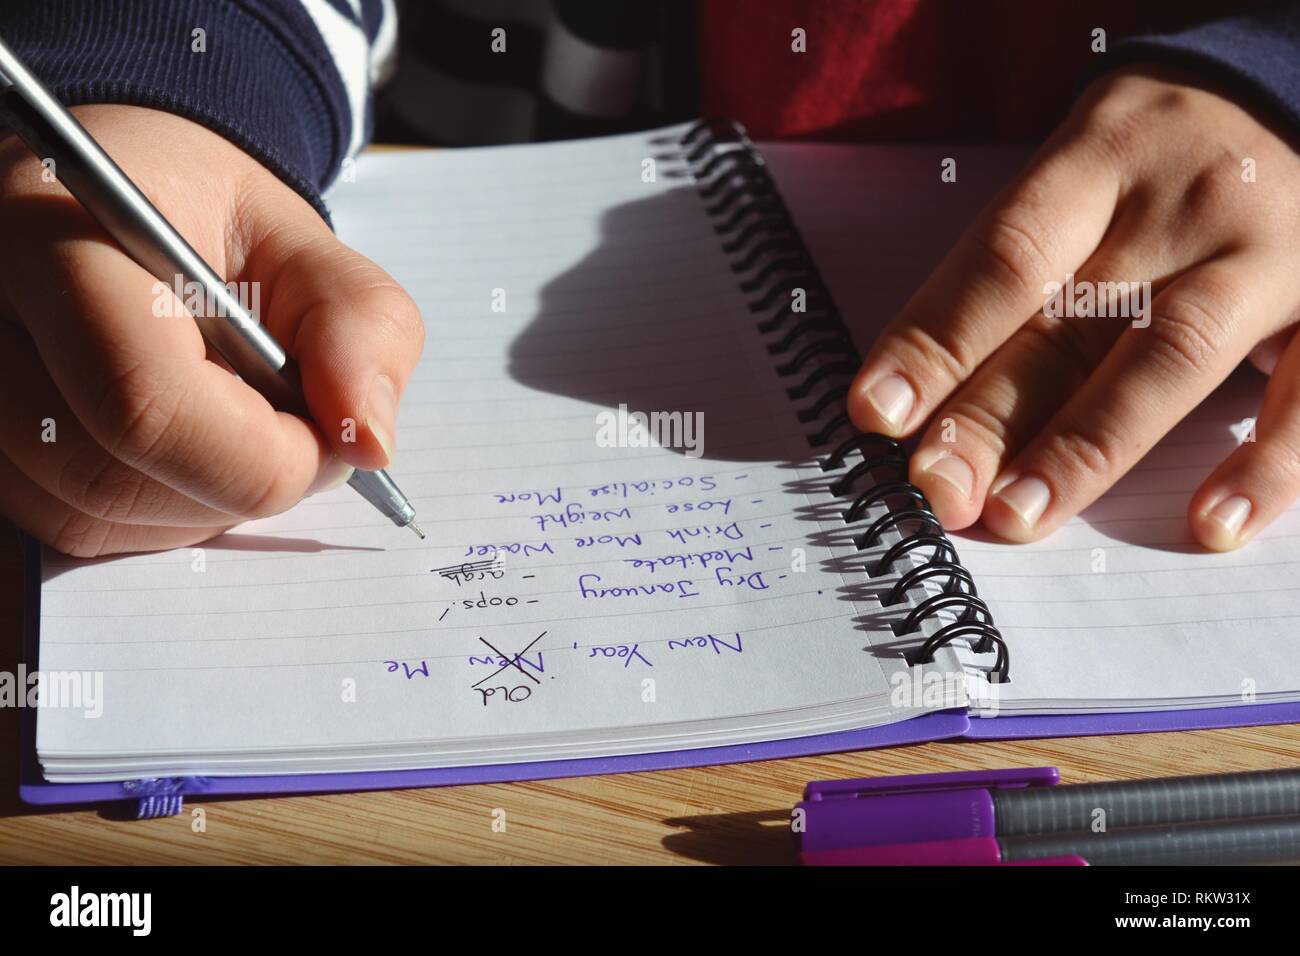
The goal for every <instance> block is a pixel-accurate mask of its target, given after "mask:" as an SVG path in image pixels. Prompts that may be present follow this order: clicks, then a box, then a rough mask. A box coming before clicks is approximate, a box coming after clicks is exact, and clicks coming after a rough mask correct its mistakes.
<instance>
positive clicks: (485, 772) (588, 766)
mask: <svg viewBox="0 0 1300 956" xmlns="http://www.w3.org/2000/svg"><path fill="white" fill-rule="evenodd" d="M24 549H25V561H24V568H25V573H24V576H23V582H24V600H23V608H24V610H23V644H24V652H25V657H26V659H27V660H28V661H29V662H35V661H36V654H37V648H38V637H39V627H40V600H41V583H40V582H41V576H40V546H39V544H38V543H37V542H35V541H34V540H32V539H30V538H26V537H24ZM1293 722H1300V703H1290V704H1253V705H1249V706H1237V707H1217V708H1204V709H1197V710H1175V711H1150V712H1145V713H1130V714H1065V715H1060V716H1050V717H1048V716H1037V717H1033V716H1031V717H997V718H980V717H975V718H969V717H967V715H966V713H965V712H964V711H953V710H949V711H942V712H940V713H935V714H928V715H926V716H924V717H917V718H914V719H912V720H907V721H902V722H900V723H897V724H890V725H887V726H884V727H874V728H869V729H866V730H852V731H842V732H840V733H833V734H819V735H816V736H811V737H795V738H791V739H787V740H772V741H765V742H762V743H754V744H733V745H730V746H725V747H703V748H697V749H693V750H677V751H667V752H663V753H649V754H630V755H625V756H617V757H586V758H582V759H576V760H550V761H539V762H535V763H520V764H493V765H486V766H474V767H447V768H440V769H431V770H392V771H377V772H367V773H325V774H292V775H285V776H262V777H204V778H197V777H186V778H183V779H182V780H180V781H177V786H176V787H175V789H174V790H173V791H172V792H177V793H184V794H186V795H189V796H204V795H207V796H223V795H229V796H236V795H243V796H247V795H254V794H276V793H331V792H342V791H353V790H402V789H409V788H415V787H448V786H456V785H460V784H469V783H502V782H506V781H512V780H544V779H547V778H551V777H580V776H588V775H592V774H603V773H628V772H632V771H638V770H671V769H676V768H679V767H701V766H706V765H709V764H723V763H741V762H745V761H753V760H775V759H778V758H782V757H806V756H810V755H813V754H823V753H839V752H843V751H849V750H868V749H873V748H877V747H893V746H898V745H901V744H911V743H921V742H924V741H928V740H946V739H953V738H960V739H965V740H1008V739H1015V738H1025V737H1079V736H1087V735H1091V734H1132V733H1147V732H1154V731H1162V730H1203V729H1207V728H1212V727H1249V726H1255V725H1259V724H1285V723H1293ZM22 738H23V740H22V754H21V768H20V782H19V788H18V790H19V795H20V796H21V798H22V799H23V800H24V801H25V802H27V803H32V804H77V803H81V804H85V803H98V802H101V801H109V800H131V799H138V798H139V797H140V791H139V790H138V789H137V788H136V787H134V786H133V785H132V784H130V783H120V782H113V783H49V782H47V781H46V780H44V779H43V778H42V777H41V772H40V767H39V765H38V762H37V759H36V714H35V713H34V712H33V711H30V710H25V711H24V713H23V734H22Z"/></svg>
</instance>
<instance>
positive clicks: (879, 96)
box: [700, 0, 1263, 141]
mask: <svg viewBox="0 0 1300 956" xmlns="http://www.w3.org/2000/svg"><path fill="white" fill-rule="evenodd" d="M1261 5H1263V4H1262V3H1252V2H1241V0H1237V2H1235V3H1224V2H1216V0H1185V2H1181V3H1176V4H1174V3H1170V4H1149V3H1140V4H1139V3H1135V2H1133V0H1125V2H1116V0H1093V2H1091V3H1086V4H1085V3H1068V4H1067V3H1063V2H1053V0H978V2H976V0H817V2H811V3H810V2H808V0H705V2H704V3H703V4H702V6H701V22H700V70H701V73H700V93H701V107H702V112H703V113H704V115H706V116H732V117H735V118H736V119H739V120H740V121H741V122H743V123H744V124H745V125H746V126H747V127H749V130H750V132H751V134H753V135H754V136H757V137H762V138H765V139H776V138H805V139H832V140H833V139H844V140H861V139H896V140H923V139H931V140H945V141H952V140H1022V141H1023V140H1030V139H1034V138H1037V137H1040V136H1042V135H1043V134H1044V133H1045V132H1046V131H1047V130H1048V129H1050V128H1051V127H1052V126H1053V125H1055V124H1056V123H1057V122H1059V121H1060V119H1061V118H1062V117H1063V116H1064V114H1065V112H1066V111H1067V110H1068V108H1069V104H1070V102H1071V101H1072V100H1073V99H1074V97H1075V96H1076V95H1077V93H1078V91H1079V84H1080V82H1081V78H1082V77H1083V76H1084V74H1085V72H1086V71H1087V70H1088V69H1090V68H1091V67H1092V66H1093V65H1094V64H1095V63H1096V58H1097V57H1100V56H1104V55H1105V54H1100V53H1094V52H1092V49H1091V46H1092V42H1093V35H1092V31H1093V30H1094V28H1098V27H1100V28H1103V29H1105V30H1106V42H1107V45H1108V47H1109V46H1110V45H1113V44H1114V43H1116V42H1117V41H1118V40H1119V39H1121V38H1122V37H1124V36H1127V35H1132V34H1135V33H1153V32H1171V31H1174V30H1177V29H1180V28H1182V27H1185V26H1188V25H1190V24H1192V23H1197V22H1200V21H1203V20H1205V19H1208V18H1211V17H1214V16H1226V15H1228V14H1230V13H1237V12H1241V11H1242V10H1243V9H1248V8H1250V7H1257V6H1261ZM795 28H802V29H803V30H804V31H805V35H806V38H807V39H806V42H807V52H805V53H795V52H793V51H792V50H791V44H792V42H793V40H792V35H791V32H792V31H793V30H794V29H795Z"/></svg>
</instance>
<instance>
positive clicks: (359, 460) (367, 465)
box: [242, 196, 424, 469]
mask: <svg viewBox="0 0 1300 956" xmlns="http://www.w3.org/2000/svg"><path fill="white" fill-rule="evenodd" d="M292 198H293V200H294V201H295V202H296V203H297V204H298V207H299V208H297V209H296V210H295V212H297V213H298V216H297V217H295V218H297V219H298V223H297V224H295V225H286V224H285V223H286V219H285V218H280V219H279V223H280V225H279V226H278V227H277V228H275V229H273V230H272V231H271V232H270V233H269V234H267V235H266V236H265V237H264V238H262V239H261V241H260V242H257V243H255V244H254V245H253V247H252V248H251V249H250V252H249V257H248V259H247V261H246V263H245V268H244V270H242V271H243V272H244V273H245V274H247V275H249V276H251V277H253V278H259V277H260V278H261V279H262V280H263V281H264V282H265V286H264V290H263V296H262V298H263V302H262V313H263V314H262V320H263V322H265V323H266V325H267V328H268V329H269V330H270V331H271V334H272V335H274V336H275V337H276V338H277V339H279V340H280V342H281V343H282V344H283V345H284V347H285V348H286V349H287V350H288V352H289V353H290V354H291V355H293V356H294V357H295V358H296V359H297V361H298V366H299V370H300V372H301V374H302V385H303V392H304V394H305V396H306V399H307V407H308V409H309V410H310V411H311V414H312V417H313V418H314V419H315V421H316V424H317V425H319V426H320V429H321V432H322V434H323V435H324V437H325V440H326V441H327V442H328V443H329V445H330V447H331V448H332V449H333V451H334V452H335V454H337V455H338V456H339V457H340V458H342V459H343V460H344V461H346V462H347V463H348V464H350V465H353V466H354V467H357V468H364V469H377V468H386V467H387V466H388V465H389V463H390V462H391V461H392V457H393V452H394V450H395V449H396V447H397V406H398V402H399V401H400V399H401V396H402V392H403V390H404V388H405V386H406V382H407V379H408V378H409V377H410V375H411V371H412V369H414V368H415V364H416V362H417V361H418V360H419V358H420V351H421V349H422V348H423V346H424V323H423V321H421V319H420V311H419V309H418V308H417V306H416V305H415V302H414V301H412V299H411V297H410V296H409V295H407V294H406V292H405V291H404V290H403V289H402V287H401V286H399V285H398V284H397V282H396V280H394V279H393V277H392V276H390V275H389V274H388V273H386V272H385V271H384V270H383V269H381V268H379V266H377V265H375V264H374V263H373V262H371V261H370V260H369V259H367V258H366V257H365V256H363V255H361V254H360V253H357V252H355V251H353V250H352V249H349V248H348V247H347V246H345V245H344V244H343V243H341V242H339V240H338V239H337V238H336V237H335V236H334V234H333V233H332V232H330V230H329V229H328V227H326V225H325V224H324V223H323V222H322V221H321V220H320V218H319V217H318V216H317V215H316V213H315V212H314V211H313V210H312V209H311V208H310V207H309V206H308V205H307V204H306V203H304V202H302V200H301V199H298V197H297V196H294V197H292ZM304 213H305V217H304V216H303V214H304ZM258 215H259V216H260V215H261V211H259V213H258ZM270 221H272V222H274V221H276V220H275V219H271V220H270Z"/></svg>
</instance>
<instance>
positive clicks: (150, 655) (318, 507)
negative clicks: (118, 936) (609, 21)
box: [23, 122, 1300, 804]
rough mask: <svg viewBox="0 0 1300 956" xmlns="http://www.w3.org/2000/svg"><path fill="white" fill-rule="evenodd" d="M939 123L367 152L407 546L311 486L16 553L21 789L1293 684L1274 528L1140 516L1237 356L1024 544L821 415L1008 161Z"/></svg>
mask: <svg viewBox="0 0 1300 956" xmlns="http://www.w3.org/2000/svg"><path fill="white" fill-rule="evenodd" d="M765 155H766V159H765ZM939 158H940V154H939V153H937V152H934V151H927V150H924V149H903V148H892V149H891V148H881V147H827V146H812V145H781V146H773V147H771V148H770V149H765V151H764V153H760V152H759V151H758V150H757V149H756V148H755V147H754V146H753V145H752V144H751V143H750V142H749V141H748V140H747V139H746V138H745V137H744V135H743V133H741V132H740V131H739V130H738V129H737V128H735V127H734V126H732V125H731V124H727V123H721V122H707V123H700V124H696V125H693V126H689V127H688V126H682V127H675V128H670V129H665V130H659V131H655V132H652V133H639V134H632V135H626V136H619V137H612V138H605V139H599V140H589V141H580V142H569V143H557V144H548V145H539V146H527V147H507V148H497V149H484V150H465V151H447V152H437V153H426V152H420V153H411V154H394V155H383V156H372V157H367V158H365V160H364V161H363V162H362V163H361V164H360V165H359V167H358V169H357V176H356V179H355V181H354V182H345V183H341V184H340V185H339V186H338V187H336V189H335V190H334V192H333V193H332V195H331V197H330V199H331V205H332V207H333V209H334V211H335V219H336V224H337V226H338V228H339V232H340V235H341V237H342V238H344V239H345V240H346V241H348V242H349V243H350V244H352V245H354V246H355V247H357V248H359V249H360V250H361V251H363V252H365V253H366V254H368V255H370V256H371V257H372V258H374V259H376V260H377V261H379V262H380V263H381V264H382V265H384V266H385V267H386V268H388V269H389V271H391V272H392V273H393V274H394V275H395V276H396V277H397V279H398V280H399V281H401V282H402V283H403V284H404V285H405V286H406V287H407V288H408V289H409V290H410V291H411V292H412V294H413V295H414V297H415V298H416V300H417V301H418V302H419V304H420V306H421V308H422V310H423V313H424V316H425V320H426V323H427V326H428V346H427V347H426V351H425V356H424V359H423V361H422V363H421V365H420V367H419V368H418V369H417V370H416V373H415V375H414V377H413V379H412V381H411V383H410V385H409V387H408V389H407V392H406V394H405V396H404V400H403V407H402V418H401V422H400V429H399V432H400V443H401V445H400V448H399V451H398V454H397V458H396V462H395V465H394V474H395V475H397V476H398V477H399V478H400V480H401V482H402V485H403V487H404V489H405V490H406V492H407V493H408V495H409V496H410V497H411V498H412V500H413V502H414V503H415V505H416V507H417V509H418V510H419V514H420V521H421V524H422V526H423V527H424V528H425V530H426V531H427V532H428V535H429V536H428V540H427V541H425V542H420V541H417V540H416V539H415V538H414V537H412V536H409V535H406V534H402V533H399V532H397V531H396V530H395V529H393V528H391V527H389V526H387V525H383V524H382V523H380V522H377V521H375V519H374V515H373V514H372V513H371V512H370V511H368V510H367V508H366V506H365V505H364V503H362V502H360V501H359V500H356V499H355V498H354V496H352V495H351V494H350V493H349V491H348V490H347V489H341V490H339V491H337V492H331V493H329V494H327V495H323V496H319V497H315V498H311V499H308V500H307V501H305V502H303V503H302V504H300V505H299V506H298V507H296V508H295V509H293V510H292V511H291V512H289V513H287V514H285V515H281V516H278V517H276V518H273V519H267V520H263V521H258V522H253V523H250V524H248V525H245V526H242V527H240V528H239V529H237V530H236V531H235V532H234V533H232V534H228V535H226V536H224V537H223V538H221V539H217V540H215V541H213V542H209V543H208V544H207V545H205V546H203V547H202V548H198V549H183V550H179V551H173V552H167V553H157V554H147V555H134V556H128V557H121V558H114V559H105V560H98V561H75V560H70V559H67V558H63V557H61V556H58V555H54V554H50V553H45V554H43V555H37V554H36V552H35V550H33V562H32V566H33V569H34V570H37V569H38V573H34V574H33V575H32V576H31V578H30V580H29V600H28V608H29V611H30V615H29V638H30V640H31V642H32V644H33V646H34V647H35V646H38V647H39V657H38V663H39V668H40V671H41V672H42V673H44V674H46V675H61V680H62V685H61V686H63V687H64V688H65V689H66V688H73V689H74V690H80V692H81V696H80V697H77V696H76V694H72V697H70V698H69V700H68V701H65V703H66V704H68V705H67V706H49V707H42V708H40V709H39V710H38V711H37V712H36V713H35V716H36V720H35V721H34V722H33V723H34V724H35V727H34V734H33V738H34V739H33V740H32V741H31V743H32V746H31V749H30V750H29V752H28V753H27V758H28V763H27V765H26V767H25V770H24V786H23V795H24V797H25V798H26V799H28V800H30V801H34V802H47V803H53V802H71V801H88V800H100V799H114V798H127V797H141V796H147V797H150V798H156V797H160V796H161V797H164V798H171V797H174V796H175V795H177V794H180V793H210V794H222V793H257V792H281V791H321V790H337V789H364V788H379V787H405V786H421V785H434V784H444V783H464V782H476V781H489V780H503V779H515V778H526V777H544V776H557V775H566V774H578V773H596V772H607V771H615V770H634V769H656V768H663V767H673V766H690V765H699V764H705V763H714V762H724V761H734V760H749V759H762V758H766V757H775V756H784V755H793V754H802V753H816V752H825V751H832V750H843V749H856V748H863V747H873V746H884V745H890V744H898V743H907V742H913V741H919V740H928V739H936V738H945V737H955V736H1016V735H1020V734H1069V733H1089V732H1097V731H1101V730H1106V731H1125V730H1143V729H1157V728H1164V727H1181V726H1211V725H1224V724H1247V723H1261V722H1271V721H1280V720H1288V719H1297V717H1298V715H1300V708H1297V707H1296V706H1295V705H1294V701H1296V700H1297V699H1300V664H1298V663H1297V662H1296V661H1297V655H1294V654H1287V653H1286V643H1287V640H1288V638H1287V628H1288V627H1290V626H1292V625H1293V624H1294V622H1295V620H1297V618H1298V617H1300V614H1298V613H1297V611H1298V610H1300V609H1298V608H1297V606H1296V602H1295V600H1294V597H1295V593H1296V588H1295V586H1294V585H1293V584H1292V582H1293V581H1294V579H1295V574H1294V571H1295V566H1294V563H1292V562H1291V560H1290V558H1289V556H1288V554H1287V551H1288V549H1289V548H1290V547H1291V545H1292V542H1293V539H1294V538H1295V537H1296V534H1297V531H1300V528H1298V527H1297V525H1300V522H1298V521H1297V520H1296V516H1295V515H1294V514H1289V515H1287V516H1285V517H1284V519H1283V520H1282V521H1281V522H1279V523H1278V524H1277V525H1276V526H1275V527H1274V528H1273V529H1270V531H1269V532H1267V533H1266V535H1265V536H1264V538H1262V539H1261V540H1260V541H1258V542H1257V543H1256V544H1254V545H1252V547H1251V548H1249V549H1247V550H1246V551H1243V552H1241V553H1240V554H1239V555H1204V554H1200V553H1197V552H1196V550H1195V549H1194V548H1192V547H1191V546H1190V545H1188V544H1186V543H1185V537H1184V536H1185V532H1182V531H1181V530H1180V525H1178V524H1177V523H1176V521H1175V517H1177V516H1180V510H1179V509H1180V507H1181V505H1180V501H1181V500H1183V499H1185V496H1186V493H1187V492H1188V491H1189V490H1190V489H1191V488H1192V487H1193V486H1194V481H1195V478H1196V475H1198V474H1201V473H1204V472H1205V471H1206V470H1208V468H1209V467H1211V465H1212V463H1213V462H1214V461H1215V460H1217V457H1218V456H1219V455H1220V454H1221V453H1222V452H1223V451H1224V450H1225V449H1226V448H1227V447H1230V443H1231V441H1233V440H1234V439H1233V433H1232V431H1231V429H1230V427H1229V426H1230V425H1232V424H1234V423H1237V422H1240V421H1241V420H1242V419H1244V418H1245V417H1247V416H1248V415H1249V413H1250V410H1251V408H1252V405H1251V403H1252V402H1253V401H1254V400H1255V398H1256V395H1257V392H1258V383H1257V382H1253V381H1251V380H1249V379H1244V380H1242V381H1240V382H1237V383H1234V385H1233V386H1232V388H1231V389H1229V390H1228V391H1225V393H1224V395H1222V396H1220V397H1218V398H1216V399H1215V400H1214V401H1213V402H1212V403H1208V404H1207V406H1206V408H1205V409H1202V410H1201V412H1199V413H1198V416H1199V417H1194V418H1193V419H1190V420H1189V421H1188V422H1187V423H1185V424H1184V426H1180V429H1179V431H1178V432H1177V433H1175V435H1173V436H1171V438H1170V441H1169V442H1167V443H1166V444H1165V445H1162V446H1161V447H1160V448H1158V449H1157V450H1156V452H1154V453H1153V454H1152V456H1150V457H1149V458H1148V460H1147V462H1145V463H1144V464H1143V466H1142V468H1141V469H1139V470H1138V471H1137V472H1135V473H1134V474H1133V475H1132V476H1130V477H1129V478H1126V479H1125V481H1124V482H1122V483H1121V485H1120V486H1119V487H1118V488H1117V489H1116V492H1115V494H1114V495H1112V496H1107V498H1106V499H1104V500H1103V501H1102V502H1101V503H1099V505H1098V506H1096V508H1094V509H1092V510H1090V512H1089V513H1088V514H1086V515H1084V516H1083V517H1081V518H1080V519H1078V520H1077V521H1075V522H1072V523H1071V524H1070V525H1069V526H1067V527H1066V528H1065V529H1062V531H1061V532H1060V533H1059V534H1057V535H1055V536H1053V538H1052V539H1051V540H1050V541H1048V542H1044V543H1042V544H1041V545H1035V546H1029V547H1010V546H1004V545H999V544H997V543H995V542H993V541H990V540H986V539H984V538H982V537H980V536H978V535H974V536H954V535H947V534H945V533H944V530H943V529H942V528H941V527H940V526H939V524H938V522H937V521H936V520H935V518H934V516H933V515H932V514H931V513H930V511H929V507H928V504H927V503H926V502H925V500H924V498H923V497H922V496H921V495H920V494H919V493H918V492H917V491H916V489H914V488H912V487H911V486H910V485H908V484H907V483H906V480H905V479H906V451H905V449H903V448H900V447H899V446H898V445H896V444H895V443H893V442H890V441H888V440H885V439H882V438H880V437H878V436H861V435H856V434H854V432H853V430H852V428H851V427H850V426H849V424H848V421H847V417H846V415H845V412H844V406H843V400H844V395H845V388H846V385H847V382H848V379H849V376H851V374H852V373H853V371H855V370H856V367H857V364H858V352H859V349H860V347H862V346H863V345H865V344H866V343H868V342H869V341H870V338H871V335H872V334H873V330H874V329H877V328H879V326H880V323H882V322H883V321H884V320H885V319H886V318H887V317H888V316H889V315H890V314H891V313H892V312H893V311H894V310H896V309H897V307H898V306H899V305H900V304H901V301H902V298H904V297H905V296H906V294H907V292H908V291H910V288H912V287H914V286H915V285H916V283H918V282H919V281H920V280H921V279H923V278H924V275H925V274H926V272H927V270H928V268H929V267H930V266H932V265H933V263H934V262H935V261H936V259H937V257H938V255H939V254H941V253H942V251H943V249H944V248H945V247H946V245H947V244H948V243H950V242H951V240H952V238H953V237H954V235H955V233H956V231H957V230H958V229H959V228H960V226H961V224H962V223H963V222H964V221H965V220H966V219H968V218H969V216H970V215H971V214H972V213H973V211H974V210H975V209H976V208H978V206H979V204H980V203H981V202H982V201H983V199H985V198H986V197H987V196H988V195H989V193H990V192H991V191H992V190H993V189H994V188H995V187H996V185H997V184H998V182H999V181H1000V180H1001V179H1003V178H1004V177H1005V176H1007V175H1009V174H1010V172H1011V171H1012V170H1013V169H1014V167H1015V164H1016V163H1017V162H1018V161H1019V160H1020V159H1021V157H1020V156H1019V155H1017V154H1015V153H1013V152H1012V153H1006V152H1000V151H970V152H969V156H968V158H966V159H963V166H962V179H961V182H962V186H961V188H952V189H948V188H947V187H945V186H943V185H941V184H940V182H939V178H938V176H937V174H935V173H934V170H936V169H938V162H939ZM778 184H779V186H778ZM787 203H788V205H787ZM791 209H793V212H792V211H791ZM1238 416H1240V417H1238ZM1094 512H1095V513H1094ZM1099 561H1100V562H1101V566H1102V569H1101V570H1099ZM72 677H78V678H79V680H80V684H77V686H76V687H74V683H76V682H74V681H72V679H71V678H72ZM68 692H69V693H71V691H68ZM995 715H996V716H995ZM164 804H166V800H164Z"/></svg>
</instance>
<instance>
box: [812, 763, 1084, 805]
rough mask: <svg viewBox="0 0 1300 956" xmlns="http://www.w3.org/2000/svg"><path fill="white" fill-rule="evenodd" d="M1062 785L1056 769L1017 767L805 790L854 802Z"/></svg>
mask: <svg viewBox="0 0 1300 956" xmlns="http://www.w3.org/2000/svg"><path fill="white" fill-rule="evenodd" d="M1060 781H1061V772H1060V771H1059V770H1057V769H1056V768H1055V767H1017V768H1013V769H1010V770H958V771H955V772H952V773H921V774H912V775H910V776H905V777H858V778H856V779H851V780H814V781H812V782H811V783H809V784H808V786H807V787H805V788H804V793H803V798H804V800H806V801H809V800H812V801H818V800H854V799H857V798H859V797H876V796H884V795H885V794H891V793H923V792H932V791H937V790H971V789H976V788H979V789H986V790H1019V789H1024V788H1026V787H1054V786H1056V785H1057V784H1058V783H1060Z"/></svg>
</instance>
